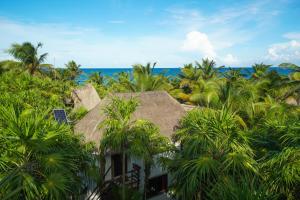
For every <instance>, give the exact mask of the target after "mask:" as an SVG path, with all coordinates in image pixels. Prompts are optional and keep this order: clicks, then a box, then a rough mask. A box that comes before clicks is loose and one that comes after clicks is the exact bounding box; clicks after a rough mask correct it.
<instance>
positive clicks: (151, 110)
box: [75, 91, 191, 200]
mask: <svg viewBox="0 0 300 200" xmlns="http://www.w3.org/2000/svg"><path fill="white" fill-rule="evenodd" d="M113 96H117V97H119V98H124V99H129V98H132V97H134V98H136V99H137V100H138V101H139V106H138V107H137V110H136V111H135V112H134V114H133V116H132V120H135V119H145V120H149V121H151V122H152V123H154V124H155V125H156V126H158V127H159V129H160V133H161V134H162V135H164V136H166V137H167V138H169V139H170V140H171V137H172V135H173V133H174V131H175V129H176V127H177V126H178V123H179V120H180V119H181V118H182V117H183V116H184V115H185V113H186V110H190V109H191V107H186V108H185V107H184V106H183V105H181V104H180V103H178V101H176V100H175V99H174V98H173V97H171V96H170V95H169V94H168V93H167V92H165V91H153V92H141V93H117V94H114V95H113ZM110 99H111V97H106V98H104V99H102V100H101V101H100V102H99V103H98V104H97V105H96V106H95V107H94V108H92V109H90V111H89V112H88V113H87V114H86V115H85V116H84V117H83V118H82V119H81V120H80V121H78V122H77V123H76V125H75V132H76V133H81V134H84V135H85V139H86V141H87V142H94V143H96V144H97V145H98V144H99V142H100V140H101V137H102V135H103V133H102V130H101V129H100V128H99V124H100V123H101V122H102V121H103V120H104V119H105V114H104V108H105V107H106V106H107V105H108V103H109V102H110ZM122 165H123V163H122V156H121V154H120V153H116V152H114V153H113V152H110V153H107V155H106V166H105V171H106V176H105V180H106V181H109V180H112V179H117V178H118V177H120V176H121V174H122ZM125 167H126V170H127V172H128V180H129V179H130V178H131V182H130V183H131V184H133V187H135V188H137V189H139V190H140V191H142V190H143V181H144V166H143V162H142V161H141V160H139V159H136V158H134V157H130V156H127V158H126V162H125ZM170 181H171V178H170V176H169V175H168V174H167V172H166V171H164V170H163V169H162V168H161V167H160V166H159V165H155V166H154V167H153V168H152V169H151V174H150V179H149V191H150V192H149V195H148V196H149V197H151V198H150V199H153V200H154V199H167V197H166V191H167V190H168V186H169V185H170Z"/></svg>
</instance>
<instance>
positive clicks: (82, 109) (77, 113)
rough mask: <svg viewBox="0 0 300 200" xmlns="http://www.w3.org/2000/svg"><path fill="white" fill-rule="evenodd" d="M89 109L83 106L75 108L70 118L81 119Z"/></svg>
mask: <svg viewBox="0 0 300 200" xmlns="http://www.w3.org/2000/svg"><path fill="white" fill-rule="evenodd" d="M87 112H88V111H87V109H86V108H85V107H83V106H81V107H79V108H76V109H74V110H73V111H72V112H71V114H70V118H71V119H72V120H74V121H76V120H80V119H81V118H82V117H84V116H85V115H86V114H87Z"/></svg>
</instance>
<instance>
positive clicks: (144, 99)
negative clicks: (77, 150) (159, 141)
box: [75, 91, 186, 143]
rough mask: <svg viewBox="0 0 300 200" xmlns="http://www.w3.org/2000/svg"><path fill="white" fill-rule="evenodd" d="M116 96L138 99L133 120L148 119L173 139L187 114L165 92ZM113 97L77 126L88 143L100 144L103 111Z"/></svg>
mask: <svg viewBox="0 0 300 200" xmlns="http://www.w3.org/2000/svg"><path fill="white" fill-rule="evenodd" d="M114 96H117V97H120V98H125V99H129V98H131V97H136V98H137V100H138V101H139V106H138V108H137V110H136V111H135V112H134V114H133V120H135V119H146V120H149V121H151V122H152V123H154V124H156V125H157V126H158V127H159V128H160V132H161V134H162V135H164V136H167V137H169V138H171V135H172V134H173V132H174V128H175V127H176V126H177V125H178V122H179V120H180V119H181V118H182V117H183V115H184V114H185V113H186V111H185V109H184V108H183V106H182V105H181V104H180V103H178V102H177V101H176V100H175V99H174V98H173V97H171V96H170V95H169V94H168V93H167V92H165V91H154V92H141V93H117V94H114ZM110 99H111V97H106V98H104V99H103V100H101V102H100V103H99V104H98V105H97V106H96V107H95V108H93V109H92V110H91V111H90V112H88V113H87V114H86V116H84V117H83V118H82V119H81V120H80V121H78V123H76V125H75V133H83V134H84V135H85V138H86V141H93V142H95V143H99V141H100V139H101V137H102V130H100V129H99V124H100V123H101V122H102V121H103V120H104V119H105V114H104V112H103V109H104V108H105V106H106V105H107V104H108V103H109V102H110Z"/></svg>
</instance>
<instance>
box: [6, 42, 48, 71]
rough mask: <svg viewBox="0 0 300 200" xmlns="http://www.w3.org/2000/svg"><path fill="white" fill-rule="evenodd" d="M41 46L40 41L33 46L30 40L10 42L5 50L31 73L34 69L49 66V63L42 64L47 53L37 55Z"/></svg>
mask: <svg viewBox="0 0 300 200" xmlns="http://www.w3.org/2000/svg"><path fill="white" fill-rule="evenodd" d="M42 46H43V44H42V43H40V42H39V43H38V44H37V46H34V45H33V44H31V43H30V42H24V43H23V44H12V45H11V47H10V48H9V49H8V50H7V52H8V53H9V54H11V55H12V56H13V57H14V58H15V59H16V60H18V61H20V62H21V63H22V66H23V67H24V68H25V69H26V70H28V71H29V73H30V74H31V75H33V74H34V73H35V72H36V71H40V70H41V69H42V68H43V67H47V68H48V67H51V65H49V64H43V63H44V61H45V60H46V58H47V56H48V53H44V54H42V55H38V50H39V49H40V48H41V47H42Z"/></svg>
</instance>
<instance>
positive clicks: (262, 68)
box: [251, 63, 272, 79]
mask: <svg viewBox="0 0 300 200" xmlns="http://www.w3.org/2000/svg"><path fill="white" fill-rule="evenodd" d="M271 66H272V65H266V64H264V63H260V64H257V63H255V64H254V65H252V69H253V73H252V75H251V76H252V78H254V79H259V78H262V77H264V76H266V74H267V72H268V70H269V68H270V67H271Z"/></svg>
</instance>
